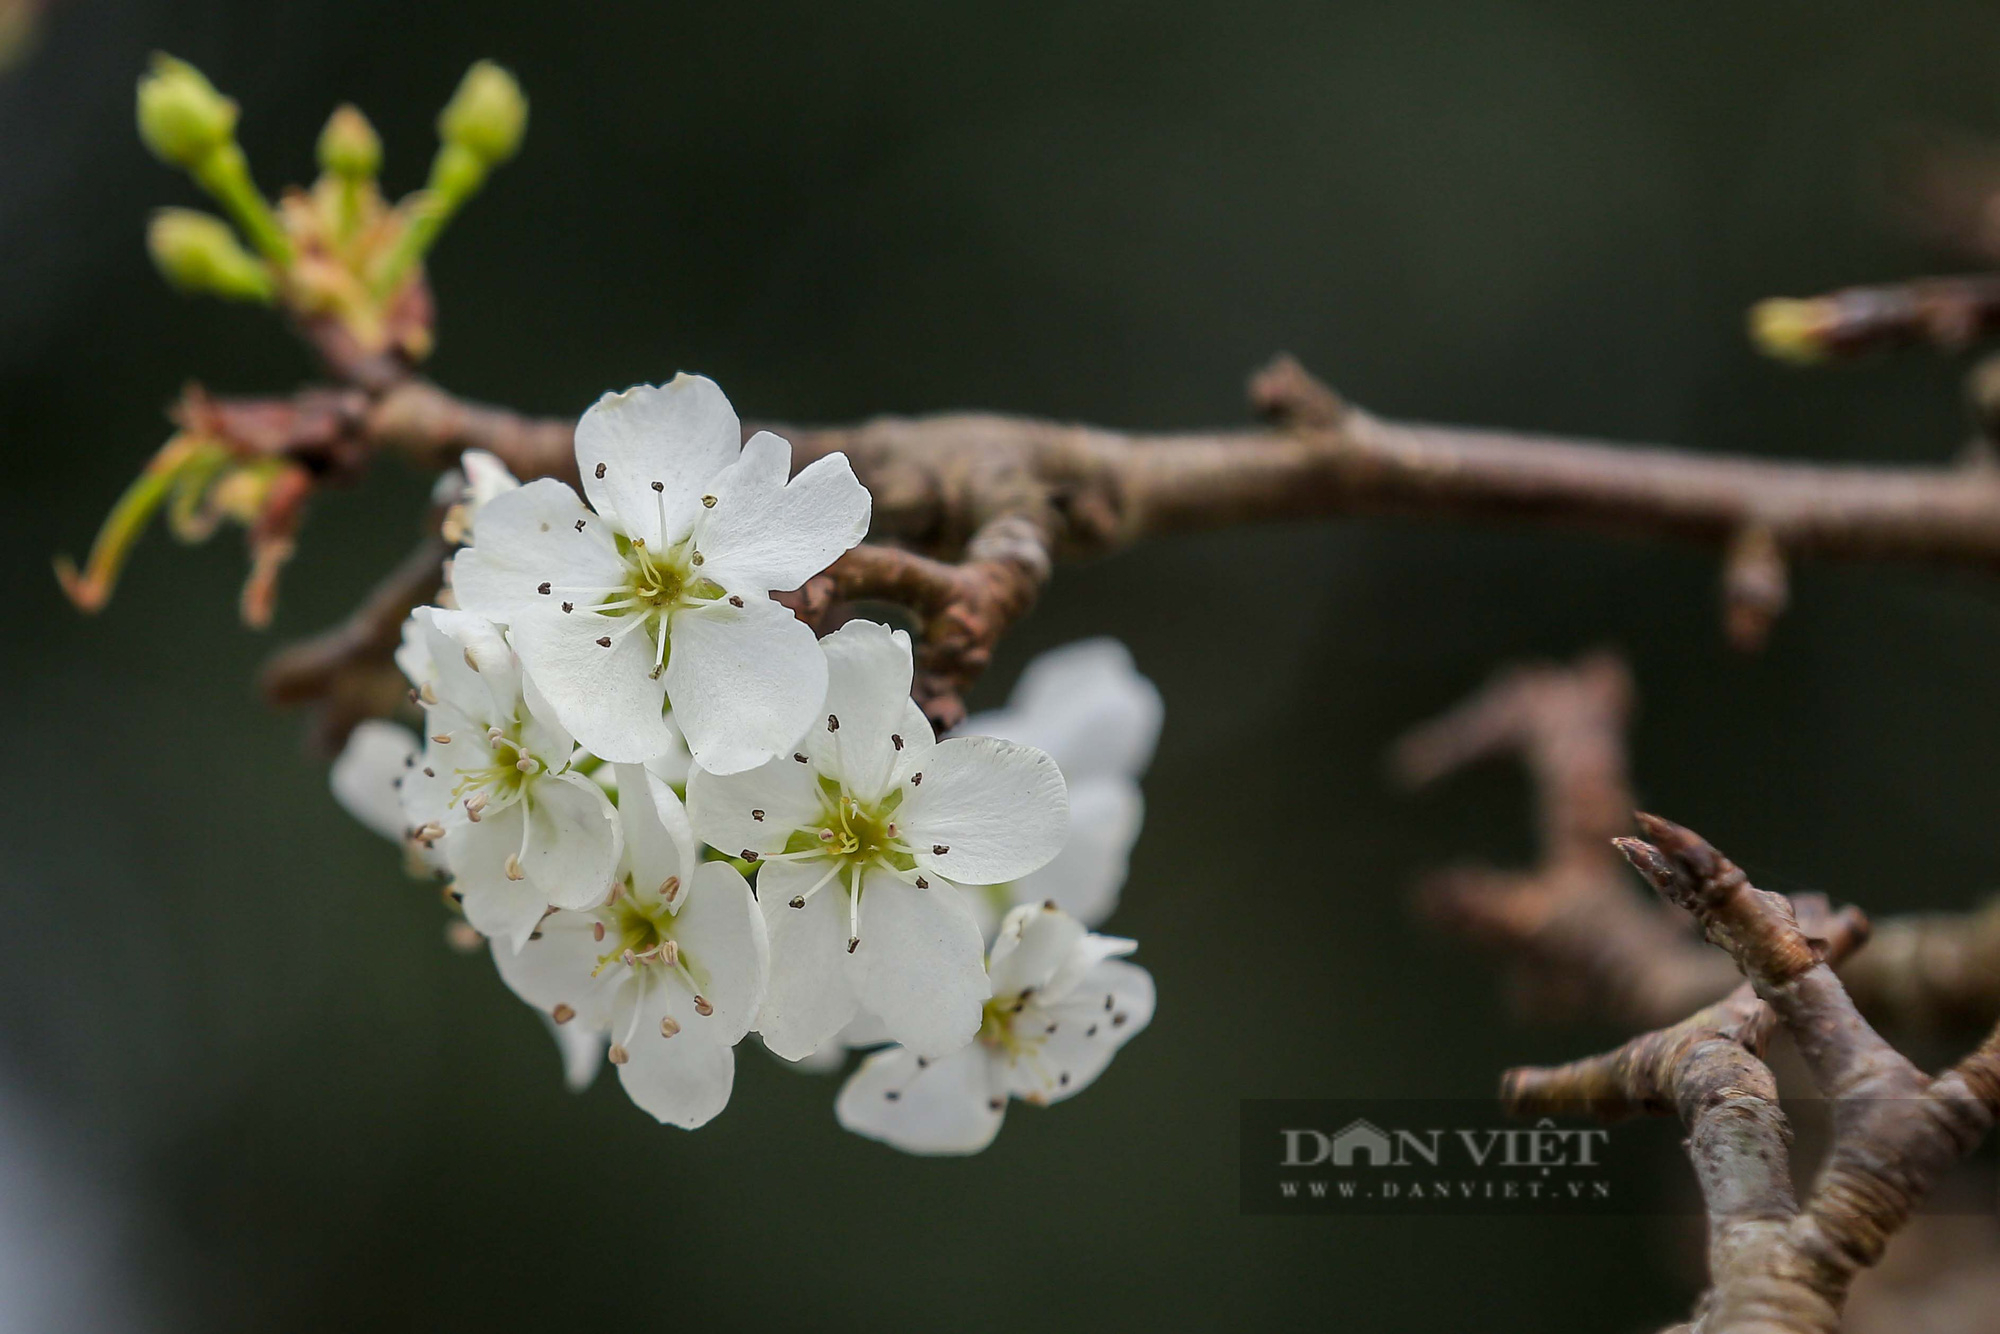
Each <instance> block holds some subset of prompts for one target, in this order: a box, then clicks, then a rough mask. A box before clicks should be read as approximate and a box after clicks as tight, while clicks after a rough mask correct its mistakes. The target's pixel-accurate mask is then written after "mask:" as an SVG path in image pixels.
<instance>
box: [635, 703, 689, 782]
mask: <svg viewBox="0 0 2000 1334" xmlns="http://www.w3.org/2000/svg"><path fill="white" fill-rule="evenodd" d="M665 722H666V726H667V730H668V731H669V732H672V733H673V734H674V741H673V744H672V745H671V746H669V747H667V748H666V749H665V750H663V751H661V752H660V753H659V754H658V755H655V756H654V757H653V758H652V759H650V760H647V761H646V768H647V769H649V770H651V771H652V772H653V773H654V774H657V775H658V776H659V777H660V778H661V779H663V780H665V782H666V783H667V785H668V786H669V787H672V788H674V789H675V790H676V791H681V792H685V791H686V790H687V785H688V771H689V770H691V769H693V768H694V756H693V755H691V754H689V753H688V748H687V738H686V737H684V736H682V735H681V729H680V724H679V723H676V722H675V721H674V715H673V714H672V713H671V712H669V713H668V714H667V716H666V719H665Z"/></svg>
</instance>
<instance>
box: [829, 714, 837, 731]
mask: <svg viewBox="0 0 2000 1334" xmlns="http://www.w3.org/2000/svg"><path fill="white" fill-rule="evenodd" d="M826 730H827V731H829V732H838V731H839V730H840V719H839V718H837V717H836V716H834V715H833V714H831V713H829V714H828V715H826Z"/></svg>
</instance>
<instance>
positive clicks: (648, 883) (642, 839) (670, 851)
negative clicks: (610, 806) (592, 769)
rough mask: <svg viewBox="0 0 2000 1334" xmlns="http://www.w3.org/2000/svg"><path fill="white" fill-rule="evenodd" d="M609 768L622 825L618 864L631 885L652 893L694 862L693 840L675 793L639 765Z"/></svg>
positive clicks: (684, 872)
mask: <svg viewBox="0 0 2000 1334" xmlns="http://www.w3.org/2000/svg"><path fill="white" fill-rule="evenodd" d="M613 770H614V772H615V773H616V774H617V777H618V823H619V825H620V827H621V828H622V829H623V830H624V831H625V863H624V864H625V867H626V868H627V869H628V870H629V871H630V872H631V875H632V885H633V888H634V889H635V890H637V891H638V892H640V893H641V894H656V893H658V892H659V890H660V886H662V885H663V884H665V883H666V882H667V880H668V878H669V877H672V878H674V879H676V880H682V881H684V880H686V878H687V877H688V875H689V874H690V873H691V872H692V870H693V868H694V866H695V844H694V831H693V830H692V829H691V828H689V826H688V819H687V812H686V811H685V810H683V809H681V803H680V798H678V797H676V796H675V795H674V794H673V790H672V789H671V788H669V787H668V786H667V785H666V784H665V783H663V782H661V781H660V780H659V779H658V778H657V777H655V776H654V775H653V774H652V773H650V772H648V771H647V770H646V769H645V768H644V767H643V766H641V765H637V764H619V765H614V766H613ZM681 888H685V886H684V885H683V886H681Z"/></svg>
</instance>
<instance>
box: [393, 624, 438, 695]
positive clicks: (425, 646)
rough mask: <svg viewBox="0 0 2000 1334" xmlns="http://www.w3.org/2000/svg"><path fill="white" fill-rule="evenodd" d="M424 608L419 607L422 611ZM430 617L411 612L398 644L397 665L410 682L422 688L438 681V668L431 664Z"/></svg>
mask: <svg viewBox="0 0 2000 1334" xmlns="http://www.w3.org/2000/svg"><path fill="white" fill-rule="evenodd" d="M422 610H423V608H421V607H419V608H417V611H422ZM429 628H430V627H429V618H428V617H419V616H418V615H417V614H416V612H412V613H410V615H409V617H408V618H407V619H406V620H404V622H403V637H402V642H401V643H399V644H397V645H396V667H397V670H399V671H401V672H402V673H403V675H404V676H405V677H406V678H407V679H408V680H409V683H410V684H411V685H413V686H415V687H416V688H417V689H419V690H422V689H423V688H424V686H425V685H427V684H434V683H435V682H436V681H437V669H436V668H435V667H433V666H432V665H431V648H430V641H429V639H428V637H427V636H428V634H429Z"/></svg>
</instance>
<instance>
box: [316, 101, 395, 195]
mask: <svg viewBox="0 0 2000 1334" xmlns="http://www.w3.org/2000/svg"><path fill="white" fill-rule="evenodd" d="M319 165H320V169H321V170H322V171H325V172H327V173H328V174H329V175H333V176H338V177H340V178H342V179H343V180H350V181H365V180H368V179H370V178H371V177H373V176H374V175H375V173H376V172H378V171H380V170H381V169H382V140H381V137H380V136H379V135H377V134H376V133H375V127H374V126H373V125H370V124H369V123H368V117H366V116H364V115H362V114H361V109H360V108H359V107H357V106H355V105H353V104H352V103H348V104H345V105H342V106H340V107H337V108H336V109H335V110H334V113H333V114H332V115H331V116H328V117H327V118H326V128H325V129H323V130H321V131H320V132H319Z"/></svg>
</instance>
